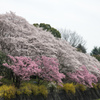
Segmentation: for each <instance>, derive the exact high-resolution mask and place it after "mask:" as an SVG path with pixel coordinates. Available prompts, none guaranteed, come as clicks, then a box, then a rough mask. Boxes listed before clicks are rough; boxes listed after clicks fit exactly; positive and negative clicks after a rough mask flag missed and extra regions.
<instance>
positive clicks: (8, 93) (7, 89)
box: [0, 85, 16, 100]
mask: <svg viewBox="0 0 100 100" xmlns="http://www.w3.org/2000/svg"><path fill="white" fill-rule="evenodd" d="M15 94H16V88H15V87H14V86H11V85H10V86H7V85H3V86H1V87H0V97H3V98H5V99H7V100H8V99H11V98H14V97H15Z"/></svg>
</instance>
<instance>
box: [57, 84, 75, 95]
mask: <svg viewBox="0 0 100 100" xmlns="http://www.w3.org/2000/svg"><path fill="white" fill-rule="evenodd" d="M62 85H63V86H59V85H58V86H57V88H58V89H59V90H64V91H66V93H67V94H70V93H72V94H75V92H76V90H75V85H74V84H73V83H65V84H62Z"/></svg>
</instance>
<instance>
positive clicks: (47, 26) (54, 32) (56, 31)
mask: <svg viewBox="0 0 100 100" xmlns="http://www.w3.org/2000/svg"><path fill="white" fill-rule="evenodd" d="M33 25H34V26H35V27H42V28H43V30H47V31H50V32H51V33H52V34H53V35H54V37H57V38H61V34H60V32H59V31H58V30H57V29H55V28H53V27H51V26H50V25H49V24H45V23H40V24H38V23H35V24H33Z"/></svg>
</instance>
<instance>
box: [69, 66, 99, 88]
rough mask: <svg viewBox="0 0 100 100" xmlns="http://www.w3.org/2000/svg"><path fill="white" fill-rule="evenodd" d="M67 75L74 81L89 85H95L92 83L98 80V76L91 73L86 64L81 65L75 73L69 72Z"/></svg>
mask: <svg viewBox="0 0 100 100" xmlns="http://www.w3.org/2000/svg"><path fill="white" fill-rule="evenodd" d="M67 75H68V76H69V79H71V80H72V81H74V82H77V83H80V84H84V85H86V86H88V87H93V86H92V83H94V84H95V83H97V82H98V79H97V77H96V76H95V75H94V74H92V73H90V72H89V71H88V70H87V69H86V67H85V66H82V67H80V69H79V70H77V71H76V72H74V73H71V72H68V73H67Z"/></svg>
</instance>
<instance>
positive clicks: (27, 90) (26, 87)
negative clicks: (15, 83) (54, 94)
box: [17, 83, 48, 97]
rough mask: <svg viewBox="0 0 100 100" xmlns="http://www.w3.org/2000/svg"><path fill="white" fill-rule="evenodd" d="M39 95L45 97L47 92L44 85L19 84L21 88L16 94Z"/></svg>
mask: <svg viewBox="0 0 100 100" xmlns="http://www.w3.org/2000/svg"><path fill="white" fill-rule="evenodd" d="M32 93H33V95H39V94H42V95H43V96H44V97H47V95H48V90H47V88H46V87H45V86H44V85H40V86H37V85H35V84H31V83H23V84H21V87H20V88H19V89H18V90H17V94H18V95H20V94H26V95H28V96H29V95H30V94H32Z"/></svg>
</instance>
